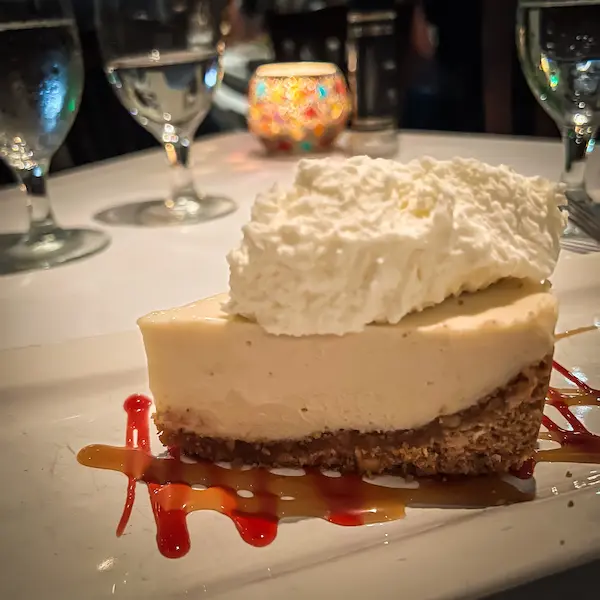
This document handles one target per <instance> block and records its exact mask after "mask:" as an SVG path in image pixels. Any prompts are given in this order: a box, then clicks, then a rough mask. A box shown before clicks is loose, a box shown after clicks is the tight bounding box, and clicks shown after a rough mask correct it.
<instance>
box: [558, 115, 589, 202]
mask: <svg viewBox="0 0 600 600" xmlns="http://www.w3.org/2000/svg"><path fill="white" fill-rule="evenodd" d="M562 137H563V141H564V146H565V169H564V171H563V175H562V182H563V183H565V184H566V186H567V191H581V192H585V164H586V158H587V155H588V154H589V153H590V152H591V151H592V150H593V148H594V142H593V140H594V135H593V133H590V132H589V131H587V127H586V128H585V130H584V128H583V127H574V128H573V127H566V128H565V129H563V132H562Z"/></svg>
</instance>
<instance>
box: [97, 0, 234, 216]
mask: <svg viewBox="0 0 600 600" xmlns="http://www.w3.org/2000/svg"><path fill="white" fill-rule="evenodd" d="M217 4H218V1H217V0H170V1H169V2H165V1H164V0H96V28H97V31H98V37H99V41H100V47H101V51H102V54H103V56H104V61H105V71H106V75H107V78H108V81H109V82H110V83H111V85H112V87H113V90H114V91H115V93H116V95H117V97H118V98H119V100H120V101H121V104H123V106H124V107H125V108H126V109H127V110H128V111H129V113H130V114H131V115H132V116H133V117H134V118H135V119H136V121H137V122H138V123H139V124H140V125H142V126H143V127H144V128H145V129H147V130H148V131H149V132H150V133H152V134H153V135H154V136H155V137H156V139H157V140H158V141H159V142H160V143H161V144H163V146H164V149H165V152H166V156H167V162H168V164H169V165H170V169H169V170H170V172H171V191H170V194H169V195H168V197H167V198H161V199H158V200H147V201H143V202H139V203H136V204H134V205H128V206H126V207H119V208H117V209H115V210H113V211H112V212H113V215H112V217H110V218H109V221H112V222H116V223H118V222H119V218H120V217H119V215H123V219H122V221H121V222H130V221H133V222H134V223H135V224H137V225H150V226H156V225H187V224H192V223H198V222H201V221H207V220H210V219H214V218H217V217H221V216H224V215H226V214H229V213H230V212H232V211H234V210H235V209H236V205H235V203H234V202H233V201H232V200H230V199H229V198H225V197H222V196H212V195H206V194H202V193H199V192H198V191H196V189H195V188H194V183H193V179H192V172H191V170H190V169H189V164H190V149H191V143H192V139H193V135H194V133H195V132H196V129H197V128H198V126H199V125H200V123H201V122H202V120H203V119H204V118H205V117H206V115H207V114H208V112H209V110H210V106H211V102H212V98H213V93H214V91H215V87H216V85H217V84H218V82H219V81H220V79H221V74H222V70H221V54H222V51H223V43H222V42H221V41H220V40H221V32H220V25H221V17H220V15H217V14H215V10H214V9H215V6H216V5H217ZM115 215H116V216H115ZM125 215H128V216H125ZM132 215H133V216H132Z"/></svg>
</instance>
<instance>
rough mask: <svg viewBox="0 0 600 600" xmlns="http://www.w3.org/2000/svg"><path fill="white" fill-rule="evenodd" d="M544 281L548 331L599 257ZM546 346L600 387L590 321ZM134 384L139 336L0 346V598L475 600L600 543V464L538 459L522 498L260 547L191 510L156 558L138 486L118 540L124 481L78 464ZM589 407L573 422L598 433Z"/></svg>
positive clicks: (587, 284)
mask: <svg viewBox="0 0 600 600" xmlns="http://www.w3.org/2000/svg"><path fill="white" fill-rule="evenodd" d="M553 281H554V285H555V289H556V292H557V294H558V295H559V298H560V300H561V318H560V324H559V330H565V329H570V328H573V327H579V326H584V325H590V324H592V323H594V322H596V323H598V322H599V319H600V256H598V255H588V256H577V257H574V256H568V257H565V258H563V259H562V260H561V263H560V264H559V268H558V270H557V273H556V275H555V277H554V279H553ZM556 357H557V359H558V360H559V361H560V362H562V363H563V364H565V365H566V366H567V367H570V368H575V369H577V370H578V371H581V372H583V373H584V374H585V375H586V376H587V377H588V378H589V382H590V383H591V384H592V385H595V386H596V387H600V332H597V331H594V332H591V333H587V334H583V335H580V336H576V337H574V338H571V339H566V340H563V341H561V342H559V344H558V345H557V353H556ZM555 383H557V384H559V385H564V381H563V382H559V381H556V382H555ZM133 392H147V383H146V374H145V361H144V353H143V349H142V345H141V340H140V337H139V335H138V334H137V332H131V333H126V334H119V335H112V336H106V337H100V338H91V339H86V340H79V341H75V342H69V343H65V344H60V345H56V346H44V347H31V348H25V349H20V350H13V351H7V352H4V353H2V354H0V422H1V423H2V425H3V434H2V436H1V439H0V457H1V458H0V462H1V473H2V483H3V486H2V492H3V493H2V495H1V496H0V539H1V540H2V543H1V544H0V564H2V571H3V576H2V578H0V597H2V598H13V599H15V598H27V599H30V598H44V599H45V600H65V599H67V598H87V599H94V598H114V597H117V598H145V599H148V600H150V599H154V598H156V599H159V598H160V599H161V600H164V599H166V598H203V599H205V598H213V597H218V598H228V599H234V598H245V599H248V598H286V599H293V598H298V599H300V598H309V597H314V598H357V597H369V596H371V597H373V596H374V597H377V598H398V597H404V598H452V597H457V596H459V597H469V596H471V597H476V596H478V595H481V594H483V593H486V592H491V591H494V590H496V589H500V588H502V587H505V586H508V585H510V584H511V583H514V582H518V581H521V580H524V579H528V578H534V577H536V576H541V575H543V574H545V573H548V572H552V571H553V570H556V569H558V568H559V567H561V568H564V567H566V566H568V565H570V564H576V563H579V562H582V561H584V560H586V558H589V557H591V556H592V555H594V554H597V553H598V552H600V527H598V522H599V519H600V495H599V494H600V485H596V484H600V466H597V467H595V466H594V465H569V464H542V465H539V466H538V469H537V470H536V480H537V485H538V499H537V500H535V501H533V502H530V503H525V504H518V505H513V506H510V507H502V508H490V509H486V510H455V509H452V510H451V509H412V510H411V509H409V510H408V511H407V517H406V519H404V520H402V521H395V522H392V523H387V524H381V525H372V526H367V527H356V528H352V527H339V526H336V525H332V524H330V523H326V522H324V521H320V520H303V521H298V522H295V523H284V524H282V525H281V526H280V529H279V534H278V536H277V539H276V540H275V541H274V542H273V543H272V544H271V545H270V546H268V547H266V548H261V549H257V548H254V547H251V546H248V545H246V544H245V543H244V542H243V541H242V540H241V539H240V538H239V536H238V533H237V532H236V530H235V527H234V525H233V524H232V523H231V522H230V521H229V520H228V519H227V518H225V517H223V516H221V515H219V514H215V513H210V512H201V513H195V514H193V515H191V516H190V518H189V520H188V523H189V527H190V535H191V539H192V549H191V551H190V553H189V554H188V555H187V556H186V557H185V558H183V559H180V560H168V559H165V558H163V557H162V556H161V555H160V554H159V552H158V550H157V549H156V544H155V539H154V538H155V524H154V520H153V517H152V513H151V511H150V507H149V502H148V496H147V494H146V493H144V490H143V489H139V490H138V499H137V502H136V505H135V508H134V511H133V515H132V519H131V522H130V525H129V527H128V529H127V531H126V534H125V535H124V536H123V537H122V538H120V539H117V538H116V537H115V527H116V524H117V521H118V519H119V516H120V514H121V510H122V507H123V502H124V499H125V487H126V479H125V477H124V476H122V475H120V474H118V473H113V472H108V471H97V470H93V469H87V468H84V467H82V466H80V465H79V464H78V463H77V461H76V459H75V455H76V453H77V451H78V450H79V449H80V448H81V447H83V446H85V445H87V444H91V443H107V444H115V445H122V444H123V443H124V435H125V414H124V412H123V410H122V403H123V400H124V399H125V397H126V396H127V395H129V394H131V393H133ZM598 413H600V410H598V409H593V410H589V411H587V413H586V414H585V415H584V417H583V418H584V420H585V423H586V425H587V426H588V427H589V428H590V429H592V430H593V431H595V432H597V433H600V414H598ZM581 414H582V413H581V411H580V416H581ZM153 448H154V450H155V451H158V450H159V448H160V445H159V443H158V441H157V440H153ZM567 471H570V472H571V473H572V477H566V472H567ZM139 487H140V488H142V487H143V486H142V485H141V484H140V485H139ZM570 502H572V503H573V506H569V504H570Z"/></svg>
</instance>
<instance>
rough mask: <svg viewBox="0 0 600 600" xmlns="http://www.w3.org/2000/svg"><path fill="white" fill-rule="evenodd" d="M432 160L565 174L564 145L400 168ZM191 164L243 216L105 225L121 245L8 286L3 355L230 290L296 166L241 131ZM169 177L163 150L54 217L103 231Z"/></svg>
mask: <svg viewBox="0 0 600 600" xmlns="http://www.w3.org/2000/svg"><path fill="white" fill-rule="evenodd" d="M424 154H427V155H431V156H435V157H437V158H450V157H453V156H456V155H459V156H466V157H476V158H479V159H481V160H484V161H487V162H489V163H492V164H499V163H505V164H508V165H510V166H512V167H514V168H515V169H517V170H518V171H520V172H522V173H524V174H526V175H542V176H546V177H549V178H557V177H558V176H559V174H560V170H561V163H562V149H561V146H560V144H559V143H558V142H557V141H533V140H524V139H516V138H508V137H498V136H495V137H492V136H466V135H464V136H463V135H442V134H430V133H406V134H403V135H402V136H401V140H400V156H399V158H400V159H401V160H407V159H411V158H414V157H417V156H422V155H424ZM193 156H194V161H195V167H194V175H195V178H196V180H197V184H198V186H199V187H200V188H201V189H204V190H206V191H207V192H211V191H212V192H219V193H222V194H227V195H229V196H231V197H233V198H234V199H235V200H236V201H237V202H238V203H239V206H240V208H239V210H238V211H237V212H236V213H234V214H233V215H230V216H228V217H225V218H223V219H220V220H217V221H212V222H208V223H204V224H200V225H195V226H190V227H173V228H134V227H108V228H106V229H107V230H108V231H109V233H110V235H111V236H112V244H111V246H110V247H109V249H108V250H106V251H104V252H102V253H101V254H97V255H95V256H93V257H91V258H89V259H86V260H81V261H77V262H74V263H71V264H68V265H65V266H62V267H59V268H54V269H50V270H48V271H34V272H30V273H25V274H19V275H12V276H5V277H0V349H5V348H12V347H21V346H27V345H35V344H47V343H53V342H60V341H63V340H66V339H72V338H79V337H85V336H93V335H99V334H106V333H112V332H118V331H124V330H130V329H133V328H135V321H136V319H137V317H139V316H140V315H143V314H144V313H146V312H148V311H151V310H154V309H160V308H165V307H169V306H173V305H177V304H182V303H186V302H189V301H192V300H194V299H197V298H200V297H203V296H206V295H209V294H214V293H216V292H220V291H223V290H225V289H226V288H227V278H228V270H227V263H226V261H225V255H226V253H227V251H228V250H229V249H230V248H231V247H232V246H233V245H234V244H235V243H236V241H237V240H238V239H239V237H240V228H241V226H242V224H243V223H244V222H245V221H246V220H247V219H248V215H249V208H250V206H251V203H252V201H253V199H254V196H255V194H256V193H257V192H258V191H260V190H262V189H265V188H267V187H268V186H270V185H271V184H272V183H273V182H274V181H280V182H286V181H289V180H290V179H291V177H292V170H293V166H294V164H295V159H292V158H279V159H267V158H266V157H265V156H264V154H263V153H262V150H261V148H260V146H259V145H258V143H257V142H256V141H255V140H254V139H253V138H252V137H251V136H250V135H248V134H240V133H238V134H231V135H220V136H215V137H212V138H205V140H202V141H200V142H199V143H197V144H196V145H195V146H194V151H193ZM598 158H600V157H598ZM597 164H598V162H597V161H595V164H594V162H593V163H592V164H591V165H590V169H589V171H590V181H589V185H590V187H591V188H600V185H598V182H599V181H600V177H597V175H600V172H599V171H600V169H598V168H597V167H596V165H597ZM166 169H167V167H166V165H165V162H164V159H163V156H162V152H161V151H160V150H159V149H157V150H156V151H151V152H144V153H140V154H136V155H130V156H129V157H126V158H120V159H117V160H113V161H108V162H105V163H100V164H96V165H94V166H92V167H89V168H83V169H78V170H75V171H71V172H69V173H67V174H65V175H62V176H57V177H55V178H53V179H52V180H51V183H50V191H51V194H52V198H53V203H54V207H55V212H56V215H57V217H58V219H59V220H60V223H61V224H62V225H64V226H72V225H94V226H96V227H98V226H99V225H98V224H95V223H94V221H93V215H94V213H96V212H97V211H99V210H101V209H104V208H107V207H110V206H114V205H118V204H122V203H125V202H132V201H135V200H141V199H146V198H154V197H159V196H161V194H165V193H166V191H167V189H168V173H167V171H166ZM0 223H1V228H2V230H3V231H20V230H23V229H24V228H25V227H26V213H25V203H24V198H23V196H22V194H21V193H20V192H19V191H18V190H16V189H7V190H4V191H2V192H0Z"/></svg>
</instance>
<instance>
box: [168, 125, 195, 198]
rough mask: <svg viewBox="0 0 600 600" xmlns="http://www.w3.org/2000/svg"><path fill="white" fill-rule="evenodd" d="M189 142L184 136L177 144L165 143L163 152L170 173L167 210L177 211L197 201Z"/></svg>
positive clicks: (180, 137)
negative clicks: (165, 154) (190, 166)
mask: <svg viewBox="0 0 600 600" xmlns="http://www.w3.org/2000/svg"><path fill="white" fill-rule="evenodd" d="M190 147H191V144H190V141H189V140H188V138H187V137H186V136H179V140H178V141H177V142H167V143H166V144H165V152H166V153H167V161H168V162H169V165H170V167H171V168H170V171H171V192H170V194H169V198H167V200H166V204H167V208H170V209H172V210H177V209H178V208H184V207H185V206H187V205H189V203H190V201H194V200H197V193H196V191H195V189H194V180H193V176H192V171H191V169H190V168H189V165H190Z"/></svg>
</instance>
